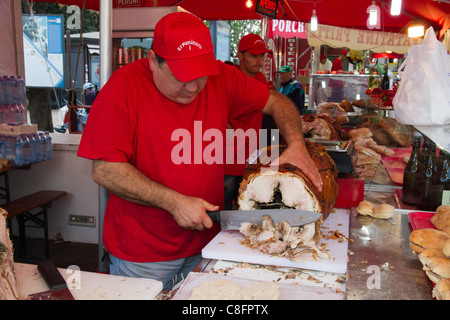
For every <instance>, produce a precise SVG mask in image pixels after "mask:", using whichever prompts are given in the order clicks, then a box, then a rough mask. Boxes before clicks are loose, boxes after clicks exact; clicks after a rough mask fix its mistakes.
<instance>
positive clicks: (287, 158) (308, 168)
mask: <svg viewBox="0 0 450 320" xmlns="http://www.w3.org/2000/svg"><path fill="white" fill-rule="evenodd" d="M300 149H302V148H300ZM303 149H304V150H299V149H297V150H296V149H295V148H294V147H288V148H287V149H286V150H284V152H283V153H282V154H281V156H280V157H279V158H278V159H277V160H275V161H274V162H273V164H274V165H280V164H283V163H289V164H292V165H294V166H296V167H297V168H299V169H301V170H302V171H303V173H304V174H305V175H306V176H307V177H308V178H309V179H310V180H311V182H312V183H313V184H314V185H315V186H316V187H317V189H318V190H319V191H322V186H323V182H322V177H321V176H320V174H319V171H318V170H317V167H316V164H315V163H314V161H313V160H312V159H311V157H310V156H309V153H308V151H307V150H306V147H305V148H303Z"/></svg>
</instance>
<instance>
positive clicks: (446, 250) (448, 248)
mask: <svg viewBox="0 0 450 320" xmlns="http://www.w3.org/2000/svg"><path fill="white" fill-rule="evenodd" d="M442 253H443V254H444V255H445V256H446V257H447V258H450V239H448V240H447V241H445V243H444V245H443V246H442Z"/></svg>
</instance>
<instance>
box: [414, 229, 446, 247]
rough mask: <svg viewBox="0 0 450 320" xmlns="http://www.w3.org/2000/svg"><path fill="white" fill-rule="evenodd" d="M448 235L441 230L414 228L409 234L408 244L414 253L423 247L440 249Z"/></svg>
mask: <svg viewBox="0 0 450 320" xmlns="http://www.w3.org/2000/svg"><path fill="white" fill-rule="evenodd" d="M449 238H450V237H449V236H448V235H447V234H446V233H445V232H444V231H441V230H436V229H431V228H426V229H419V230H414V231H413V232H411V234H410V235H409V246H410V247H411V249H413V250H414V252H416V253H421V252H422V251H423V250H425V249H438V250H441V251H442V248H443V246H444V244H445V242H446V241H447V240H448V239H449Z"/></svg>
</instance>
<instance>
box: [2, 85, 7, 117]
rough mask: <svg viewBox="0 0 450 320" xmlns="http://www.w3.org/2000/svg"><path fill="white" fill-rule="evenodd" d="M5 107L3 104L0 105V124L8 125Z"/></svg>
mask: <svg viewBox="0 0 450 320" xmlns="http://www.w3.org/2000/svg"><path fill="white" fill-rule="evenodd" d="M0 85H1V84H0ZM6 107H7V106H6V105H5V104H0V123H8V112H7V109H6Z"/></svg>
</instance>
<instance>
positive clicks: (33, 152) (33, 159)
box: [27, 133, 37, 163]
mask: <svg viewBox="0 0 450 320" xmlns="http://www.w3.org/2000/svg"><path fill="white" fill-rule="evenodd" d="M27 138H28V142H29V143H30V149H31V154H30V163H35V162H36V157H37V152H36V142H35V141H34V136H33V134H31V133H30V134H28V135H27Z"/></svg>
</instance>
